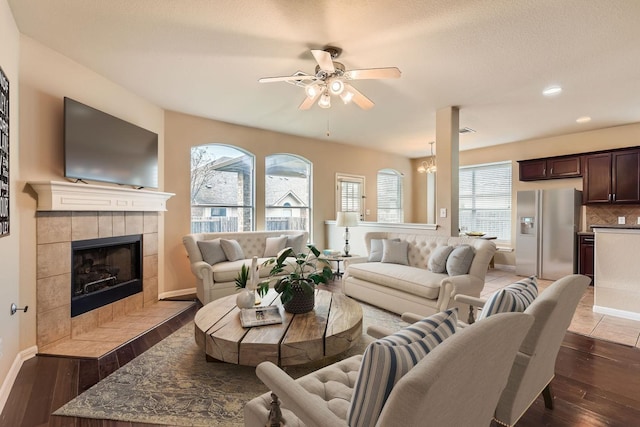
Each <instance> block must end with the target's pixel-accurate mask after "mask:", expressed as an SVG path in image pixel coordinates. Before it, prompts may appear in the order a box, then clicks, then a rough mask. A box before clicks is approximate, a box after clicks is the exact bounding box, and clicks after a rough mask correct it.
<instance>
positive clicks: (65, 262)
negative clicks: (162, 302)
mask: <svg viewBox="0 0 640 427" xmlns="http://www.w3.org/2000/svg"><path fill="white" fill-rule="evenodd" d="M30 184H31V186H32V187H33V188H34V189H35V190H36V192H37V193H38V212H37V213H36V227H37V230H36V239H37V252H36V279H37V283H36V307H37V310H36V319H37V322H36V323H37V326H36V340H37V345H38V348H39V349H43V348H46V347H47V346H52V345H56V344H57V343H61V342H64V341H65V340H69V339H71V338H73V337H75V336H78V335H80V334H83V333H86V332H88V331H91V330H92V329H94V328H96V327H99V326H100V325H101V324H104V323H108V322H110V321H112V320H114V319H116V318H117V317H119V316H122V315H126V314H127V313H129V312H133V311H136V310H140V309H142V308H143V307H146V306H151V305H152V304H155V303H157V302H158V218H159V215H160V214H159V212H160V211H164V210H165V202H166V200H167V199H168V198H169V197H171V196H172V195H173V194H170V193H160V192H153V191H147V190H144V191H141V192H138V191H136V190H131V189H120V188H117V187H103V186H95V185H84V184H71V183H57V182H45V183H42V182H38V183H30ZM57 189H62V191H57ZM70 193H72V197H69V194H70ZM150 200H151V201H150ZM52 201H53V203H52ZM141 207H142V208H141ZM132 234H141V235H142V257H143V258H142V259H143V261H142V267H143V278H142V279H143V285H142V286H143V291H142V292H140V293H137V294H134V295H131V296H129V297H126V298H124V299H121V300H119V301H116V302H114V303H111V304H108V305H105V306H103V307H100V308H97V309H95V310H92V311H89V312H87V313H84V314H81V315H79V316H75V317H73V318H71V242H72V241H76V240H86V239H96V238H101V237H115V236H126V235H132Z"/></svg>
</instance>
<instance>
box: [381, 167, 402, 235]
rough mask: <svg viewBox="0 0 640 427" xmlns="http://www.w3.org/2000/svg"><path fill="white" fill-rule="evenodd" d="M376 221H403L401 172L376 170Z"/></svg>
mask: <svg viewBox="0 0 640 427" xmlns="http://www.w3.org/2000/svg"><path fill="white" fill-rule="evenodd" d="M378 222H394V223H400V222H404V211H403V210H402V174H400V173H399V172H398V171H395V170H393V169H381V170H380V171H378Z"/></svg>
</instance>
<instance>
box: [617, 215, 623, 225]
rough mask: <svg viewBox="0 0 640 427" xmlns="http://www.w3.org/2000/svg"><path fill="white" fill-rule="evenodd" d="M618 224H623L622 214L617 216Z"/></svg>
mask: <svg viewBox="0 0 640 427" xmlns="http://www.w3.org/2000/svg"><path fill="white" fill-rule="evenodd" d="M618 224H624V217H623V216H619V217H618Z"/></svg>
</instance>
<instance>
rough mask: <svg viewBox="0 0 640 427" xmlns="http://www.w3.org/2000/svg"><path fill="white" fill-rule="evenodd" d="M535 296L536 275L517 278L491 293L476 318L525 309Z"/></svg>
mask: <svg viewBox="0 0 640 427" xmlns="http://www.w3.org/2000/svg"><path fill="white" fill-rule="evenodd" d="M537 296H538V279H537V278H536V276H531V277H528V278H526V279H522V280H518V281H517V282H515V283H512V284H510V285H507V286H505V287H504V288H502V289H500V290H499V291H496V292H494V293H493V294H491V296H490V297H489V298H488V299H487V302H485V303H484V307H483V308H482V311H481V312H480V314H478V320H481V319H484V318H485V317H489V316H491V315H492V314H497V313H504V312H511V311H515V312H522V311H525V310H526V309H527V307H529V305H530V304H531V303H532V302H533V300H535V299H536V297H537Z"/></svg>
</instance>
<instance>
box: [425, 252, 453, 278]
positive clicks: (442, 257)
mask: <svg viewBox="0 0 640 427" xmlns="http://www.w3.org/2000/svg"><path fill="white" fill-rule="evenodd" d="M452 251H453V246H449V245H442V246H438V247H437V248H435V249H434V250H433V252H432V253H431V256H430V257H429V261H427V268H428V269H429V270H431V271H433V272H434V273H446V271H447V259H448V258H449V255H450V254H451V252H452Z"/></svg>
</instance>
